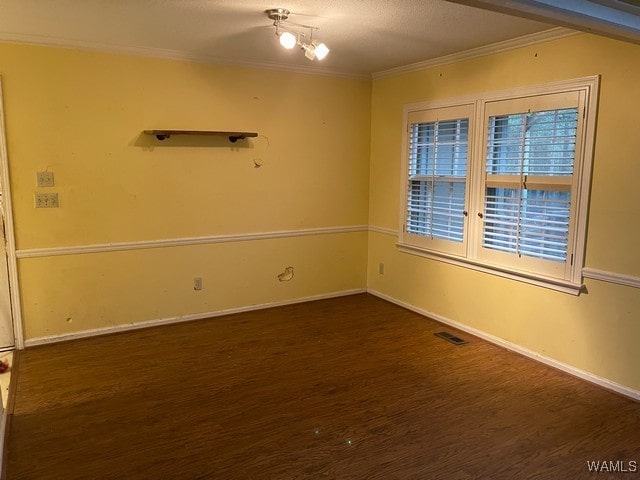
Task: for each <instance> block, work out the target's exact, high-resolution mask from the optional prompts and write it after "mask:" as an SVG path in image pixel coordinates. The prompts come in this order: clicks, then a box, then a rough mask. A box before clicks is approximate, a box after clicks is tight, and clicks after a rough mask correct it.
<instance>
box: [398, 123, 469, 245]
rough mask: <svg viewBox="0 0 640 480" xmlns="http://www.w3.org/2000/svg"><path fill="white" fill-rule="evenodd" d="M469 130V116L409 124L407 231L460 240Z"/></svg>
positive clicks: (461, 239) (462, 223)
mask: <svg viewBox="0 0 640 480" xmlns="http://www.w3.org/2000/svg"><path fill="white" fill-rule="evenodd" d="M468 134H469V120H468V119H456V120H445V121H434V122H427V123H414V124H411V125H410V131H409V172H408V173H409V175H408V182H409V184H408V201H407V224H406V229H407V232H409V233H414V234H417V235H422V236H426V237H429V238H439V239H445V240H452V241H455V242H462V241H463V233H464V208H465V194H466V175H467V150H468V146H467V145H468Z"/></svg>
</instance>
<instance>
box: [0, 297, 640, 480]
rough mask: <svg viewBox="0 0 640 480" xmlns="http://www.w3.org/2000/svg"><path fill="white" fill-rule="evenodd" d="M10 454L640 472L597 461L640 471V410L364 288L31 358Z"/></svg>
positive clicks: (182, 467)
mask: <svg viewBox="0 0 640 480" xmlns="http://www.w3.org/2000/svg"><path fill="white" fill-rule="evenodd" d="M442 330H447V331H450V332H452V333H457V334H458V335H460V336H461V337H463V338H465V339H469V340H470V343H468V344H465V345H461V346H456V345H453V344H450V343H448V342H445V341H444V340H442V339H440V338H438V337H435V336H434V335H433V334H434V333H435V332H438V331H442ZM7 448H8V458H7V464H6V472H5V473H6V476H7V478H8V479H9V480H18V479H61V480H62V479H64V480H72V479H92V480H93V479H110V480H111V479H127V480H128V479H296V478H330V479H446V480H456V479H457V480H464V479H509V480H514V479H582V478H593V479H604V478H637V477H638V476H640V473H634V472H628V473H616V474H613V473H606V472H605V473H599V474H596V473H590V472H589V469H588V466H587V462H588V461H602V460H607V461H612V462H623V463H617V464H614V465H617V466H616V468H623V469H626V470H630V469H632V467H633V465H634V464H633V462H638V468H640V404H639V403H636V402H633V401H631V400H629V399H626V398H623V397H621V396H618V395H616V394H614V393H611V392H608V391H605V390H602V389H600V388H598V387H596V386H593V385H591V384H589V383H586V382H583V381H581V380H579V379H576V378H574V377H571V376H569V375H566V374H564V373H561V372H559V371H556V370H554V369H551V368H549V367H546V366H544V365H542V364H539V363H536V362H534V361H532V360H529V359H527V358H524V357H521V356H519V355H517V354H514V353H512V352H509V351H506V350H503V349H501V348H498V347H496V346H494V345H491V344H489V343H487V342H484V341H482V340H479V339H476V338H473V337H471V336H470V335H467V334H465V333H461V332H455V331H454V330H452V329H450V328H448V327H443V326H442V325H441V324H439V323H437V322H435V321H431V320H428V319H425V318H424V317H421V316H419V315H417V314H415V313H412V312H410V311H407V310H405V309H402V308H400V307H398V306H395V305H392V304H390V303H387V302H385V301H382V300H380V299H378V298H375V297H372V296H370V295H366V294H363V295H355V296H350V297H343V298H338V299H332V300H323V301H317V302H311V303H306V304H298V305H292V306H286V307H279V308H274V309H270V310H262V311H256V312H251V313H243V314H238V315H233V316H227V317H218V318H214V319H210V320H203V321H196V322H189V323H183V324H178V325H171V326H163V327H157V328H151V329H145V330H138V331H133V332H127V333H122V334H116V335H110V336H103V337H95V338H91V339H85V340H78V341H73V342H67V343H61V344H56V345H50V346H44V347H38V348H32V349H28V350H26V351H24V352H21V353H20V361H19V366H18V385H17V391H16V399H15V412H14V415H13V417H12V420H11V425H10V433H9V440H8V444H7ZM629 462H631V463H629Z"/></svg>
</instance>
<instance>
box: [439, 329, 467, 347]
mask: <svg viewBox="0 0 640 480" xmlns="http://www.w3.org/2000/svg"><path fill="white" fill-rule="evenodd" d="M434 335H435V336H436V337H440V338H443V339H445V340H446V341H447V342H451V343H453V344H454V345H463V344H465V343H469V341H468V340H464V339H462V338H460V337H457V336H456V335H453V334H451V333H449V332H437V333H434Z"/></svg>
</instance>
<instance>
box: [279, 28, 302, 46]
mask: <svg viewBox="0 0 640 480" xmlns="http://www.w3.org/2000/svg"><path fill="white" fill-rule="evenodd" d="M296 43H298V39H297V38H296V36H295V35H294V34H293V33H291V32H282V33H281V34H280V45H282V46H283V47H284V48H286V49H288V50H291V49H292V48H293V47H295V46H296Z"/></svg>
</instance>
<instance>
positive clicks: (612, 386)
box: [367, 289, 640, 401]
mask: <svg viewBox="0 0 640 480" xmlns="http://www.w3.org/2000/svg"><path fill="white" fill-rule="evenodd" d="M367 292H368V293H370V294H371V295H375V296H376V297H379V298H382V299H383V300H386V301H388V302H391V303H395V304H396V305H399V306H401V307H404V308H406V309H407V310H411V311H413V312H416V313H418V314H420V315H423V316H425V317H428V318H431V319H433V320H436V321H438V322H440V323H444V324H445V325H449V326H451V327H454V328H457V329H458V330H461V331H463V332H467V333H470V334H471V335H474V336H476V337H478V338H481V339H483V340H486V341H488V342H490V343H493V344H494V345H497V346H499V347H502V348H506V349H507V350H511V351H513V352H516V353H519V354H520V355H524V356H525V357H529V358H531V359H533V360H536V361H538V362H540V363H544V364H545V365H549V366H550V367H553V368H556V369H558V370H561V371H563V372H566V373H568V374H570V375H573V376H574V377H578V378H581V379H582V380H586V381H587V382H590V383H593V384H595V385H598V386H600V387H602V388H605V389H607V390H611V391H613V392H616V393H618V394H620V395H623V396H625V397H628V398H631V399H633V400H636V401H640V391H638V390H634V389H632V388H629V387H625V386H624V385H620V384H619V383H616V382H612V381H611V380H608V379H606V378H603V377H599V376H597V375H594V374H592V373H589V372H586V371H584V370H580V369H578V368H575V367H573V366H571V365H568V364H566V363H563V362H559V361H558V360H555V359H553V358H550V357H546V356H544V355H540V354H539V353H537V352H534V351H533V350H529V349H528V348H524V347H521V346H520V345H517V344H515V343H511V342H508V341H506V340H503V339H502V338H500V337H496V336H494V335H491V334H488V333H485V332H483V331H482V330H478V329H476V328H473V327H469V326H468V325H465V324H463V323H459V322H456V321H455V320H451V319H449V318H446V317H443V316H442V315H438V314H436V313H432V312H429V311H427V310H424V309H422V308H419V307H416V306H415V305H411V304H409V303H406V302H403V301H400V300H397V299H395V298H393V297H390V296H388V295H385V294H383V293H380V292H378V291H376V290H372V289H368V290H367Z"/></svg>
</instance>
